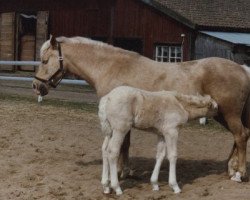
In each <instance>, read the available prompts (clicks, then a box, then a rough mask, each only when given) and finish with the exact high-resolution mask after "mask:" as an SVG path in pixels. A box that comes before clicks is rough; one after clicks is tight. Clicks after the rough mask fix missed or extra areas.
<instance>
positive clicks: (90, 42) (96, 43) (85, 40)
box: [40, 36, 128, 57]
mask: <svg viewBox="0 0 250 200" xmlns="http://www.w3.org/2000/svg"><path fill="white" fill-rule="evenodd" d="M56 41H57V42H60V43H68V44H87V45H94V46H96V47H105V48H110V49H111V48H112V49H120V48H117V47H114V46H112V45H109V44H107V43H104V42H101V41H96V40H92V39H89V38H85V37H79V36H76V37H71V38H68V37H64V36H61V37H57V38H56ZM49 47H50V40H47V41H46V42H45V43H44V44H43V45H42V47H41V49H40V56H41V57H42V55H43V54H44V53H45V52H46V51H47V50H48V49H49ZM123 51H126V50H123ZM126 52H128V51H126Z"/></svg>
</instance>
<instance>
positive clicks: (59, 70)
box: [32, 36, 66, 96]
mask: <svg viewBox="0 0 250 200" xmlns="http://www.w3.org/2000/svg"><path fill="white" fill-rule="evenodd" d="M40 56H41V64H40V66H39V68H38V71H37V74H36V76H35V79H34V80H33V83H32V86H33V89H34V91H35V92H36V94H37V95H41V96H44V95H46V94H48V92H49V88H50V87H56V86H57V85H58V84H59V82H60V81H61V79H62V78H63V75H64V73H65V71H66V68H65V66H66V65H65V62H63V57H62V55H61V45H60V43H58V42H57V41H56V38H55V37H53V36H52V37H51V38H50V40H48V41H46V42H45V43H44V44H43V46H42V48H41V51H40Z"/></svg>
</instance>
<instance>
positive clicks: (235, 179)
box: [231, 172, 242, 183]
mask: <svg viewBox="0 0 250 200" xmlns="http://www.w3.org/2000/svg"><path fill="white" fill-rule="evenodd" d="M231 180H232V181H236V182H238V183H240V182H242V180H241V174H240V172H236V173H235V174H234V175H233V176H232V177H231Z"/></svg>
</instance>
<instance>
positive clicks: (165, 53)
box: [163, 47, 168, 57]
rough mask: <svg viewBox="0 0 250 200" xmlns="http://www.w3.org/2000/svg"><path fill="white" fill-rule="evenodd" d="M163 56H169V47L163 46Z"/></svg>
mask: <svg viewBox="0 0 250 200" xmlns="http://www.w3.org/2000/svg"><path fill="white" fill-rule="evenodd" d="M163 56H164V57H168V47H163Z"/></svg>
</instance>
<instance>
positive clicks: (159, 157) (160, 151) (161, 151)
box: [150, 136, 166, 191]
mask: <svg viewBox="0 0 250 200" xmlns="http://www.w3.org/2000/svg"><path fill="white" fill-rule="evenodd" d="M165 156H166V144H165V139H164V138H163V137H162V136H158V144H157V153H156V164H155V167H154V170H153V173H152V176H151V179H150V181H151V184H152V186H153V190H155V191H158V190H159V186H158V177H159V173H160V169H161V164H162V161H163V160H164V158H165Z"/></svg>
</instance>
